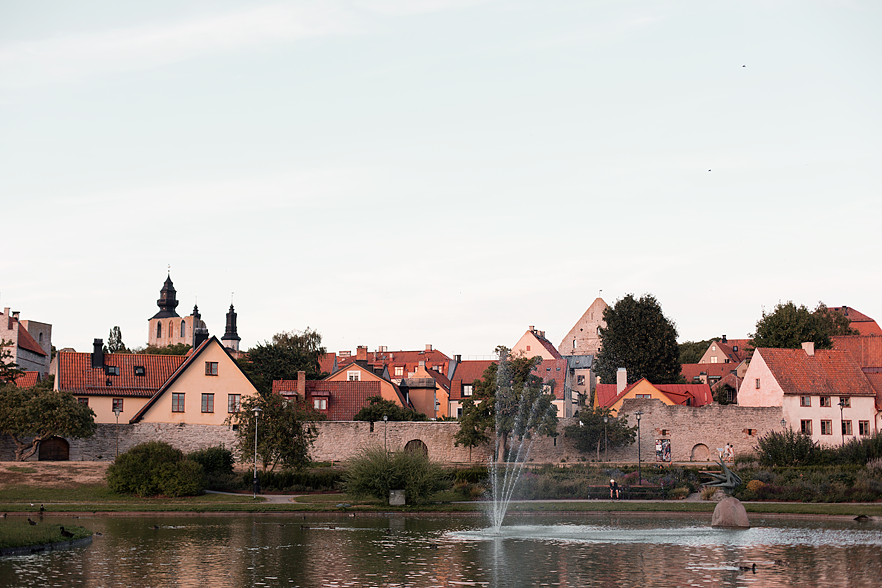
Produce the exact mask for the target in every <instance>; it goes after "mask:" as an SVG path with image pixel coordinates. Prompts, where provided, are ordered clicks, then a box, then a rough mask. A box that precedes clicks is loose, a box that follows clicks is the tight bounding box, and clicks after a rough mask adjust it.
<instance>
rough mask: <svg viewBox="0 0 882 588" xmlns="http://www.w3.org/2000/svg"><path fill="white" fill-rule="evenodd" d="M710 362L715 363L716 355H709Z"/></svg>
mask: <svg viewBox="0 0 882 588" xmlns="http://www.w3.org/2000/svg"><path fill="white" fill-rule="evenodd" d="M711 363H717V356H716V355H714V356H712V357H711Z"/></svg>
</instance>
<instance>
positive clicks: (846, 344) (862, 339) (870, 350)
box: [832, 335, 882, 367]
mask: <svg viewBox="0 0 882 588" xmlns="http://www.w3.org/2000/svg"><path fill="white" fill-rule="evenodd" d="M832 339H833V349H840V350H843V351H848V352H849V353H851V356H852V358H854V360H855V362H857V364H858V365H859V366H861V367H882V335H850V336H849V335H844V336H836V337H832Z"/></svg>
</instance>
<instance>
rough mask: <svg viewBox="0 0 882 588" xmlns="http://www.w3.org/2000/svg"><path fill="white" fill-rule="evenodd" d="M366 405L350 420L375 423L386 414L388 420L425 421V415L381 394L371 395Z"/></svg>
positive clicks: (426, 418)
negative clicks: (384, 397) (385, 398)
mask: <svg viewBox="0 0 882 588" xmlns="http://www.w3.org/2000/svg"><path fill="white" fill-rule="evenodd" d="M368 402H369V403H370V404H368V405H367V406H364V407H362V408H361V410H359V411H358V412H357V413H356V415H355V416H354V417H352V420H354V421H370V422H372V423H375V422H377V421H382V420H383V417H384V416H386V417H387V418H388V420H390V421H427V420H429V419H428V417H426V415H424V414H423V413H421V412H416V411H415V410H411V409H409V408H403V407H401V406H398V405H397V404H396V403H394V402H392V401H391V400H384V399H383V397H382V396H371V397H369V398H368Z"/></svg>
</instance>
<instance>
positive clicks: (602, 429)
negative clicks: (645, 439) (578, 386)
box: [564, 406, 637, 460]
mask: <svg viewBox="0 0 882 588" xmlns="http://www.w3.org/2000/svg"><path fill="white" fill-rule="evenodd" d="M576 417H577V418H578V419H579V422H578V423H575V424H572V425H569V426H567V427H565V428H564V436H566V437H569V438H571V439H574V440H575V442H576V449H578V450H579V451H581V452H582V453H588V452H589V451H596V452H597V459H598V460H599V459H600V448H601V446H602V445H603V442H604V440H605V439H606V440H608V442H609V446H610V447H613V448H615V447H624V446H625V445H631V444H632V443H634V440H635V438H636V437H637V427H636V426H635V427H629V426H628V418H627V415H625V414H624V413H623V414H621V415H619V416H618V417H614V416H613V415H612V412H611V411H610V409H608V408H589V407H584V406H583V407H582V408H580V409H579V412H578V413H576ZM603 417H606V418H607V420H608V422H607V423H604V422H603ZM604 433H605V435H604Z"/></svg>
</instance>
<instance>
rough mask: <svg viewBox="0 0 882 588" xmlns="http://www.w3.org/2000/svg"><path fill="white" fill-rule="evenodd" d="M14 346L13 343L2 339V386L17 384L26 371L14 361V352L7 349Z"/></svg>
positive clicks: (0, 351)
mask: <svg viewBox="0 0 882 588" xmlns="http://www.w3.org/2000/svg"><path fill="white" fill-rule="evenodd" d="M10 346H12V341H7V340H6V339H0V384H4V383H6V382H15V381H16V380H17V379H18V377H19V376H20V375H22V374H23V373H24V370H23V369H21V368H20V367H18V366H17V365H16V364H15V363H14V362H13V361H12V352H11V351H9V349H7V347H10Z"/></svg>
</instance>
